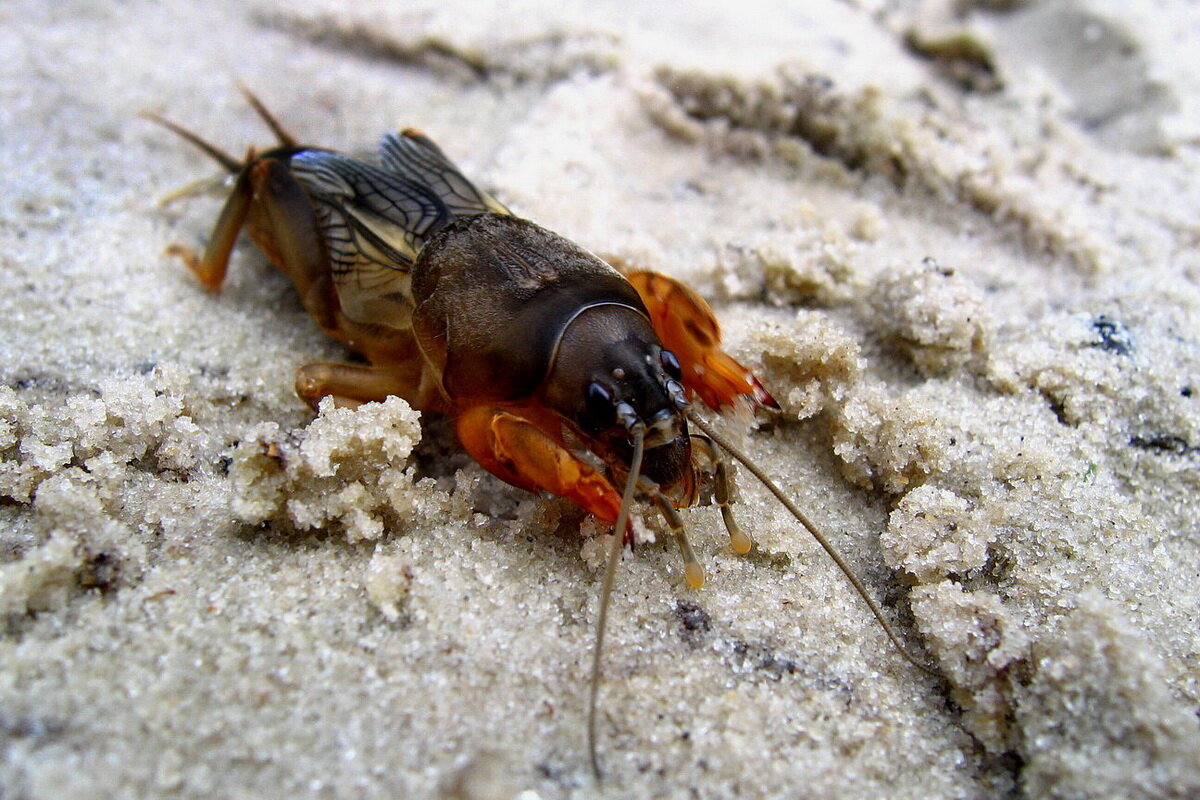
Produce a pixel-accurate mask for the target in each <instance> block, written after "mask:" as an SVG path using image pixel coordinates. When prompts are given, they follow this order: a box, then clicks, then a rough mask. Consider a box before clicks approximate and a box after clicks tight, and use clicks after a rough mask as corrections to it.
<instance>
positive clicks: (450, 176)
mask: <svg viewBox="0 0 1200 800" xmlns="http://www.w3.org/2000/svg"><path fill="white" fill-rule="evenodd" d="M379 156H380V161H381V162H382V163H383V167H384V169H386V170H389V171H390V172H392V173H394V174H395V175H398V176H400V177H401V178H404V179H406V180H409V181H412V182H413V183H416V184H419V185H421V186H423V187H425V188H427V189H429V190H430V191H431V192H433V193H434V194H435V195H436V196H437V198H438V199H439V200H440V201H441V202H442V204H443V206H445V208H446V210H447V211H448V212H449V213H450V214H451V215H452V216H455V217H469V216H472V215H474V214H484V213H492V214H511V213H512V212H510V211H509V210H508V209H507V208H505V207H504V205H503V204H502V203H500V201H498V200H496V198H494V197H492V196H491V195H489V194H488V193H487V192H484V191H482V190H481V189H479V188H478V187H476V186H475V185H474V184H473V183H471V182H470V181H469V180H467V179H466V178H465V177H464V176H463V174H462V173H461V172H459V171H458V167H456V166H454V163H453V162H451V161H450V159H449V158H447V157H446V154H445V153H443V152H442V149H441V148H440V147H438V146H437V145H436V144H434V143H433V140H432V139H430V138H429V137H428V136H426V135H425V134H423V133H421V132H420V131H416V130H413V129H412V128H409V129H408V130H406V131H404V132H402V133H401V134H400V135H399V136H397V135H396V134H392V133H389V134H388V135H386V136H384V137H383V141H381V142H380V143H379Z"/></svg>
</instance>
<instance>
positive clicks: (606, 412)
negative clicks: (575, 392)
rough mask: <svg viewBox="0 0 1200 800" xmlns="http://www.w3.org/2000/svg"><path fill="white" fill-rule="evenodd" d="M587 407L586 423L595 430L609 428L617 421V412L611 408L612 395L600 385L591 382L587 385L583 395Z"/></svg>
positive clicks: (605, 387)
mask: <svg viewBox="0 0 1200 800" xmlns="http://www.w3.org/2000/svg"><path fill="white" fill-rule="evenodd" d="M584 403H585V405H586V407H587V416H588V422H589V423H590V424H591V426H592V427H593V429H595V430H603V429H604V428H608V427H611V426H612V424H613V423H614V422H616V421H617V412H616V409H615V408H614V407H613V395H612V392H611V391H609V389H608V387H607V386H605V385H604V384H602V383H596V382H595V381H592V382H591V383H589V384H588V387H587V391H586V393H585V395H584Z"/></svg>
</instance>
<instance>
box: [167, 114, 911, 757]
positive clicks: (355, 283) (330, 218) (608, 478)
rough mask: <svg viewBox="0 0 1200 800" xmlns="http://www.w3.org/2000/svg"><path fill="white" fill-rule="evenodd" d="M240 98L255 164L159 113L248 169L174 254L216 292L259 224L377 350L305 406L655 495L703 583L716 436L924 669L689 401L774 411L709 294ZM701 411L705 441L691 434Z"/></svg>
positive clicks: (511, 465) (605, 502)
mask: <svg viewBox="0 0 1200 800" xmlns="http://www.w3.org/2000/svg"><path fill="white" fill-rule="evenodd" d="M245 94H246V96H247V99H248V100H249V101H250V103H251V105H253V107H254V108H255V110H256V111H257V112H258V113H259V115H260V116H261V117H262V118H263V119H264V121H265V122H266V123H267V124H268V125H269V126H270V127H271V129H272V130H273V131H274V133H275V135H276V136H277V138H278V139H279V145H278V146H277V147H275V148H273V149H270V150H267V151H265V152H261V153H260V152H257V151H256V150H254V149H251V150H250V151H249V153H248V154H247V156H246V158H245V160H243V161H238V160H237V159H235V158H233V157H232V156H229V155H227V154H226V153H224V152H222V151H221V150H219V149H218V148H216V147H214V146H212V145H210V144H208V143H207V142H205V141H204V140H202V139H200V138H199V137H198V136H196V135H195V134H193V133H191V132H190V131H187V130H185V129H183V128H181V127H179V126H177V125H175V124H174V123H171V122H169V121H167V120H164V119H162V118H161V117H158V116H156V115H153V114H150V115H147V116H149V117H150V118H152V119H154V120H155V121H157V122H159V123H161V124H163V125H165V126H167V127H168V128H170V129H171V130H172V131H174V132H175V133H177V134H179V135H180V136H182V137H183V138H184V139H186V140H188V141H189V142H191V143H193V144H195V145H196V146H198V147H199V148H201V149H202V150H204V152H206V153H207V154H208V155H210V156H211V157H212V158H214V159H215V160H217V161H218V162H220V163H221V164H222V165H223V166H224V167H225V168H226V169H227V170H228V171H229V172H230V173H232V174H233V175H235V176H236V179H235V183H234V187H233V191H232V193H231V195H230V197H229V200H228V201H227V202H226V204H225V206H224V208H223V209H222V211H221V214H220V216H219V217H218V219H217V223H216V226H215V228H214V230H213V233H212V236H211V238H210V240H209V242H208V245H207V247H206V249H205V251H204V253H203V255H202V256H197V255H196V254H195V253H193V252H192V251H191V250H188V249H186V248H183V247H178V246H176V247H172V248H171V252H173V253H175V254H176V255H179V256H181V257H182V258H183V259H184V261H185V262H186V263H187V265H188V266H189V267H190V268H191V270H192V272H194V273H195V275H196V276H197V277H198V278H199V279H200V281H201V282H202V283H203V284H204V285H205V286H206V287H207V288H209V289H211V290H216V289H219V288H220V286H221V283H222V281H223V280H224V277H225V272H226V268H227V266H228V263H229V257H230V253H231V251H232V248H233V245H234V242H235V241H236V239H237V236H238V234H239V232H240V231H241V229H242V228H243V227H245V228H246V229H247V230H248V231H249V234H250V238H251V239H252V240H253V241H254V243H255V244H256V245H257V246H258V247H259V249H261V250H262V251H263V253H265V254H266V256H267V258H268V259H269V260H270V261H271V263H272V264H274V265H275V266H276V267H278V268H279V269H281V270H282V271H283V272H284V274H286V275H287V276H288V278H290V279H291V281H292V283H293V284H295V287H296V289H297V291H298V292H299V294H300V298H301V300H302V302H303V303H304V307H305V309H306V310H307V311H308V313H309V314H310V315H311V316H312V317H313V319H314V320H316V322H317V324H319V325H320V326H321V327H322V329H324V330H325V332H326V333H328V334H329V335H330V336H332V337H333V338H335V339H337V340H338V341H340V342H342V343H343V344H345V345H346V347H348V348H350V349H351V350H353V351H356V352H358V353H360V354H361V355H363V356H364V357H365V358H366V359H367V360H368V361H369V362H370V363H369V365H356V364H345V363H314V364H308V365H305V366H303V367H301V368H300V369H299V370H298V372H297V375H296V391H297V393H298V394H299V395H300V396H301V397H302V398H303V399H304V400H305V401H306V402H308V404H309V405H311V406H314V407H315V406H316V404H317V402H318V401H319V400H320V399H321V398H323V397H325V396H329V395H332V396H334V397H335V398H337V399H338V401H339V402H342V403H361V402H367V401H372V400H383V399H385V398H387V397H388V396H389V395H397V396H399V397H401V398H403V399H404V400H406V401H407V402H408V403H409V404H410V405H412V406H413V407H414V408H416V409H419V410H422V411H435V412H440V413H443V414H446V415H447V416H449V417H450V418H451V419H452V420H453V421H454V425H455V430H456V432H457V434H458V438H459V441H460V442H461V443H462V445H463V447H464V448H465V449H466V450H467V452H468V453H470V454H471V456H472V457H473V458H474V459H475V460H476V461H478V462H479V463H480V464H481V465H482V466H483V467H484V468H485V469H487V470H488V471H489V472H491V473H493V474H494V475H496V476H498V477H499V478H501V479H502V480H504V481H507V482H508V483H510V484H513V485H514V486H518V487H520V488H522V489H527V490H529V491H533V492H539V491H545V492H550V493H552V494H555V495H559V496H561V497H565V498H567V499H569V500H571V501H572V502H574V503H576V504H577V505H579V506H580V507H581V508H583V509H584V510H586V511H588V512H589V513H591V514H594V515H595V516H597V517H598V518H600V519H601V520H603V521H605V522H609V523H614V531H621V532H622V533H623V535H624V536H623V538H627V537H628V535H629V531H630V528H629V521H630V514H631V513H632V511H631V509H632V506H633V503H634V502H635V501H641V502H649V503H652V504H653V505H654V506H655V507H656V508H657V509H658V510H659V511H660V512H661V513H662V514H663V515H664V517H665V518H666V520H667V523H668V525H669V527H670V528H671V530H672V531H673V532H674V533H675V534H676V536H677V538H678V540H679V542H680V545H681V547H682V550H683V554H684V562H685V575H686V577H687V580H688V582H689V583H690V584H692V585H693V586H700V585H701V584H702V583H703V582H704V574H703V570H702V569H701V567H700V564H699V562H698V561H697V559H696V556H695V554H694V553H693V551H692V548H691V546H690V545H689V544H688V539H687V535H686V532H685V530H684V526H683V522H682V520H681V518H680V516H679V514H678V512H677V511H676V509H677V508H686V507H689V506H691V505H693V504H695V503H696V502H697V500H698V498H699V497H700V495H701V494H702V489H705V488H707V486H706V482H707V481H710V480H711V481H712V489H713V495H714V497H715V499H716V502H717V504H718V505H719V506H720V508H721V512H722V516H723V518H724V520H725V524H726V527H727V529H728V530H729V534H730V540H731V543H732V546H733V549H734V550H735V551H736V552H738V553H746V552H748V551H749V550H750V549H751V547H752V542H751V540H750V538H749V537H748V536H747V535H746V534H745V533H743V532H742V531H741V530H740V529H739V528H738V527H737V525H736V524H735V522H734V520H733V516H732V514H731V513H730V508H729V506H730V486H729V476H728V471H727V469H726V467H725V463H724V461H723V459H722V457H721V455H720V453H719V451H718V449H717V447H716V446H714V444H713V442H714V441H715V442H716V443H717V445H719V446H720V448H721V449H723V450H725V451H726V452H728V453H729V454H731V455H732V456H733V457H734V458H736V459H737V460H738V461H741V462H742V463H743V464H745V465H746V467H747V469H749V470H750V471H751V472H752V473H753V474H754V475H755V476H756V477H758V478H759V479H760V480H761V481H763V483H764V484H765V485H766V486H767V487H768V489H770V491H771V492H772V493H773V494H775V496H776V497H778V498H779V500H780V501H781V502H782V503H783V504H784V505H785V506H786V507H787V508H788V509H789V510H790V511H791V512H792V513H793V514H794V515H795V516H796V518H797V519H798V520H800V522H801V523H802V524H803V525H804V526H805V527H806V528H807V529H808V530H809V531H810V532H811V533H812V534H813V535H814V536H815V537H816V538H817V540H818V541H819V542H820V544H821V545H822V547H824V549H825V550H826V551H827V552H828V553H829V554H830V555H831V556H832V557H833V559H834V561H835V562H836V563H837V565H838V566H839V567H840V568H841V569H842V571H843V572H844V573H845V574H846V576H847V577H848V578H849V580H850V581H851V583H852V584H853V585H854V587H855V589H856V591H857V592H858V593H859V594H860V595H861V596H862V598H863V600H865V601H866V603H867V604H868V606H869V607H870V609H871V611H872V613H873V614H874V615H875V617H876V618H877V619H878V620H879V622H880V623H881V625H882V626H883V628H884V630H885V632H886V633H887V635H888V637H889V638H890V639H891V640H892V641H893V643H895V644H896V646H897V647H898V648H899V649H900V651H901V653H903V654H905V657H906V658H909V660H910V661H913V663H918V662H916V661H915V660H914V659H913V658H912V657H911V656H909V655H908V653H907V651H906V650H905V649H904V648H903V646H902V645H901V644H900V642H899V639H898V638H897V636H896V634H895V633H894V632H893V630H892V628H891V626H890V625H889V624H888V623H887V621H886V619H885V618H884V616H883V614H882V612H881V611H880V609H879V607H878V606H877V605H876V604H875V602H874V601H873V600H872V599H871V597H870V596H869V595H868V594H867V592H866V589H865V588H864V587H863V586H862V584H861V582H860V581H859V580H858V578H857V577H856V576H855V575H854V573H853V572H852V571H851V569H850V567H849V566H848V565H847V564H846V563H845V562H844V561H843V560H842V558H841V557H840V556H839V555H838V554H837V552H836V550H834V548H833V547H832V545H831V544H830V543H829V542H828V541H827V540H826V538H825V537H824V536H823V535H822V534H821V533H820V532H819V531H818V530H817V529H816V528H815V527H813V525H812V524H811V523H810V522H809V521H808V520H807V519H806V518H805V517H804V515H803V514H802V513H801V512H800V510H799V509H798V508H796V506H795V505H794V504H793V503H792V502H791V501H790V500H789V499H788V498H787V497H786V496H785V495H784V494H783V493H782V492H781V491H780V490H779V489H778V487H776V486H775V485H774V484H773V483H772V482H771V481H770V479H769V478H767V476H766V475H765V474H763V472H762V471H761V470H760V469H758V468H757V467H756V466H754V465H753V464H752V463H751V462H750V461H749V460H748V459H747V458H746V457H745V456H744V455H743V454H741V453H740V452H739V451H738V450H737V449H736V448H735V447H733V446H732V445H731V444H729V443H728V442H726V441H725V440H724V439H723V438H722V437H720V436H719V435H718V434H717V433H716V432H715V431H713V430H712V429H711V428H710V427H709V425H708V424H707V423H706V422H704V421H703V420H702V419H701V418H700V417H699V416H698V415H696V414H695V413H694V412H693V411H692V410H691V408H690V407H691V404H692V400H693V398H698V399H699V400H700V401H701V402H702V403H703V404H704V405H706V406H708V407H709V408H710V409H713V410H719V409H721V408H723V407H726V406H729V405H730V404H732V403H734V402H737V401H745V402H749V403H751V404H753V405H756V406H759V407H766V408H773V409H774V408H778V406H777V405H776V403H775V401H774V400H773V399H772V398H771V396H770V394H768V393H767V391H766V390H765V389H764V388H763V386H762V384H761V383H759V381H758V379H757V378H756V377H755V376H754V375H753V374H752V373H751V372H750V371H749V370H748V369H746V368H745V367H744V366H742V365H741V364H739V363H738V362H737V361H735V360H734V359H733V358H732V357H731V356H729V355H728V354H726V353H725V352H724V351H722V350H721V349H720V339H721V337H720V330H719V328H718V325H717V321H716V317H715V316H714V315H713V312H712V309H711V308H709V306H708V304H707V303H706V302H704V300H703V299H701V298H700V297H699V296H698V295H697V294H696V293H695V292H693V291H692V290H691V289H689V288H688V287H687V286H685V285H683V284H681V283H679V282H678V281H676V280H673V279H672V278H669V277H667V276H665V275H661V274H658V273H655V272H635V271H620V270H617V269H615V268H614V267H612V266H610V265H609V264H607V263H605V262H604V261H602V260H601V259H599V258H597V257H596V256H594V255H592V254H591V253H589V252H588V251H586V250H584V249H583V248H581V247H579V246H578V245H576V244H574V243H572V242H570V241H568V240H567V239H564V238H563V237H561V236H559V235H557V234H555V233H552V232H550V231H548V230H546V229H545V228H542V227H539V226H538V225H535V224H534V223H532V222H529V221H528V220H524V219H521V218H519V217H517V216H515V215H513V214H512V213H511V212H510V211H509V210H508V209H507V208H505V207H504V206H503V205H501V204H500V203H499V202H498V201H497V200H495V199H494V198H492V197H491V196H490V195H488V194H486V193H485V192H483V191H481V190H480V189H478V188H476V187H475V186H474V185H473V184H472V183H471V182H470V181H468V180H467V179H466V178H465V177H463V175H462V174H461V173H460V172H459V171H458V169H457V168H455V166H454V165H453V164H452V163H451V162H450V161H449V159H447V158H446V156H445V155H444V154H443V153H442V151H441V150H440V149H439V148H438V147H437V145H435V144H434V143H433V142H432V141H431V140H430V139H428V138H426V137H425V136H424V135H423V134H421V133H419V132H417V131H415V130H406V131H404V132H402V133H400V134H399V135H394V134H388V135H386V136H384V137H383V140H382V142H381V144H380V153H379V161H378V163H366V162H364V161H360V160H357V159H354V158H351V157H349V156H345V155H342V154H339V153H336V152H333V151H331V150H325V149H321V148H316V147H308V146H302V145H300V144H298V143H297V142H296V140H294V139H293V138H292V137H291V136H289V135H288V134H287V133H286V132H285V131H284V130H283V129H282V128H281V126H280V125H279V123H278V122H277V121H276V120H275V119H274V118H273V117H272V116H271V114H270V113H269V112H267V110H266V109H265V108H264V107H263V105H262V104H261V103H260V102H259V101H258V100H257V98H255V97H254V96H253V95H252V94H250V93H249V92H245ZM689 421H691V422H692V423H693V424H694V425H695V426H696V427H697V428H699V429H700V430H701V431H702V432H703V433H704V434H705V435H702V436H701V435H696V434H692V433H690V432H689V428H688V423H689ZM709 468H711V469H709ZM622 487H623V489H622ZM621 544H622V540H621V538H618V537H614V541H613V544H612V546H611V549H610V556H609V559H608V567H607V570H606V573H605V578H604V588H603V594H602V601H601V606H600V615H599V620H598V623H597V636H596V647H595V650H594V654H593V657H594V660H593V670H592V685H591V697H590V706H589V720H588V744H589V748H590V751H591V757H592V765H593V768H594V769H595V771H596V773H597V775H598V774H599V766H598V761H597V758H596V747H595V740H596V734H595V724H596V697H597V692H598V685H599V675H600V652H601V645H602V642H603V635H604V630H605V619H606V616H607V608H608V599H609V597H610V595H611V590H612V584H613V580H614V576H615V572H616V565H617V563H618V561H619V556H620V552H621V549H622V547H621ZM918 666H920V665H919V663H918Z"/></svg>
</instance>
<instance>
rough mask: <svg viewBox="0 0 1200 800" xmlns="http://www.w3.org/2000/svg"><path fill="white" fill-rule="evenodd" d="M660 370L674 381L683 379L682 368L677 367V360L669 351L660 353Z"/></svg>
mask: <svg viewBox="0 0 1200 800" xmlns="http://www.w3.org/2000/svg"><path fill="white" fill-rule="evenodd" d="M662 368H663V371H664V372H666V373H667V375H669V376H670V377H672V378H674V379H675V380H677V381H678V380H682V379H683V368H682V367H680V366H679V359H678V358H676V357H675V354H674V353H672V352H671V351H670V350H663V351H662Z"/></svg>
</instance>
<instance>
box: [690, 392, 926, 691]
mask: <svg viewBox="0 0 1200 800" xmlns="http://www.w3.org/2000/svg"><path fill="white" fill-rule="evenodd" d="M688 419H690V420H691V421H692V422H693V423H694V424H695V426H696V427H697V428H699V429H700V430H702V431H704V435H705V436H707V437H708V438H710V439H712V440H713V441H714V442H716V443H717V444H718V445H720V446H721V449H722V450H724V451H725V452H727V453H729V455H731V456H733V457H734V458H735V459H737V460H738V461H739V462H740V463H741V464H742V466H744V467H745V468H746V469H748V470H750V474H751V475H753V476H754V477H756V478H758V479H759V481H761V482H762V485H763V486H766V487H767V489H768V490H769V491H770V492H771V494H773V495H775V498H776V499H777V500H778V501H779V502H780V503H783V506H784V508H786V509H787V510H788V511H790V512H791V513H792V516H793V517H795V518H796V519H797V520H799V522H800V524H801V525H803V526H804V527H805V528H806V529H807V530H808V532H809V533H810V534H812V537H813V538H814V539H816V540H817V544H819V545H821V547H822V548H823V549H824V550H825V552H826V553H828V554H829V557H830V558H831V559H833V563H834V564H837V566H838V569H840V570H841V571H842V574H843V575H845V576H846V579H847V580H848V581H850V584H851V585H852V586H853V587H854V590H855V591H856V592H858V596H859V597H861V598H862V599H863V602H864V603H866V604H867V607H868V608H870V609H871V613H872V614H874V615H875V619H877V620H878V621H879V625H880V626H881V627H882V628H883V632H884V633H886V634H887V637H888V638H889V639H891V641H892V644H893V645H895V647H896V649H897V650H899V651H900V655H902V656H904V658H905V660H906V661H908V662H909V663H911V664H912V665H913V666H915V667H917V668H918V669H920V670H922V671H923V672H927V673H929V674H930V675H934V676H937V674H938V673H937V672H936V671H935V670H934V669H933V668H932V667H930V666H929V665H927V664H925V663H924V662H922V661H921V660H920V659H918V658H917V657H916V656H915V655H913V654H912V653H910V652H909V650H908V648H907V647H905V646H904V644H903V643H902V642H901V641H900V636H899V635H898V634H897V633H896V631H895V629H894V628H893V627H892V625H891V623H890V622H888V621H887V618H886V617H884V616H883V609H881V608H880V607H879V604H878V603H876V602H875V601H874V600H873V599H872V598H871V595H869V594H868V593H867V587H866V586H863V582H862V581H861V580H859V578H858V575H856V574H855V573H854V570H853V569H851V567H850V565H849V564H848V563H846V559H844V558H842V554H841V553H839V552H838V549H837V548H836V547H834V546H833V543H832V542H830V541H829V539H828V538H827V537H826V536H825V534H823V533H821V531H820V530H819V529H818V528H817V526H816V525H814V524H813V523H812V522H811V521H810V520H809V518H808V517H807V516H806V515H805V514H804V512H803V511H801V510H800V509H799V508H798V507H797V506H796V504H795V503H793V502H792V501H791V498H789V497H788V496H787V495H786V494H784V493H783V490H782V489H780V488H779V487H778V486H777V485H776V484H775V482H774V481H773V480H771V479H770V478H769V477H767V474H766V473H765V472H763V471H762V470H761V469H759V467H758V465H757V464H755V463H754V462H753V461H751V460H750V458H749V456H747V455H746V454H745V453H743V452H742V451H741V450H740V449H739V448H738V447H737V445H735V444H733V443H732V442H730V441H729V440H728V439H726V438H725V437H724V436H722V435H721V434H719V433H717V431H716V430H714V429H713V427H712V426H711V425H709V424H708V423H707V422H705V421H704V420H702V419H701V418H700V417H699V416H698V415H697V414H696V413H695V412H690V413H689V414H688Z"/></svg>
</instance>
